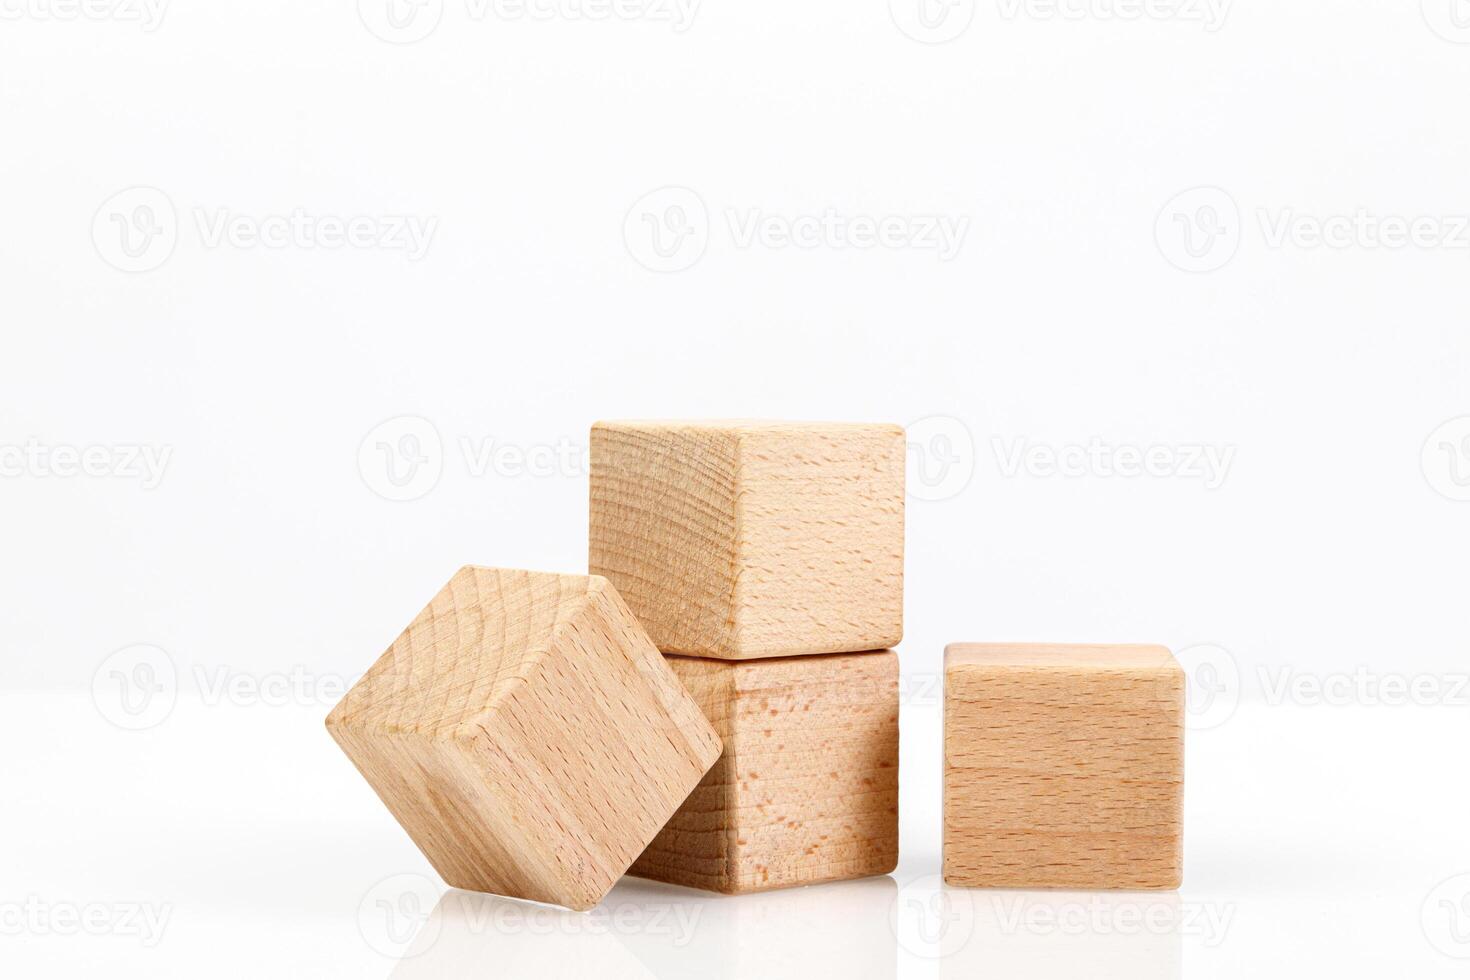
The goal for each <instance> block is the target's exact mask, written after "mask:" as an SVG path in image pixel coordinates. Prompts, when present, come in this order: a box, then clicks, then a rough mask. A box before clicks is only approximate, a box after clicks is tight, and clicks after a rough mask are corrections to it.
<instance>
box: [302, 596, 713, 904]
mask: <svg viewBox="0 0 1470 980" xmlns="http://www.w3.org/2000/svg"><path fill="white" fill-rule="evenodd" d="M327 725H328V728H329V729H330V731H331V733H332V735H333V737H334V738H336V739H337V741H338V743H339V744H340V745H341V746H342V748H343V749H344V750H345V751H346V752H347V754H348V756H349V757H350V758H351V759H352V761H353V762H354V763H355V764H356V765H357V767H358V769H359V770H360V771H361V772H362V774H363V775H364V776H365V777H366V778H367V780H368V782H369V783H370V784H371V785H372V787H373V789H374V790H375V791H376V792H377V793H378V795H379V797H380V798H381V799H382V800H383V802H384V803H385V804H386V805H387V806H388V808H389V810H390V811H391V812H392V813H393V815H394V816H395V817H396V818H397V819H398V821H399V822H400V823H401V824H402V825H403V827H404V829H405V830H407V831H408V833H409V835H410V836H411V837H412V838H413V839H414V842H415V843H416V844H418V846H419V848H420V849H421V850H422V851H423V852H424V854H425V856H427V857H428V859H429V861H430V862H431V863H432V864H433V865H434V867H435V869H436V870H437V871H438V872H439V873H440V874H441V875H442V876H443V878H444V880H445V881H446V882H447V883H448V884H449V885H451V886H453V887H456V888H466V889H470V890H474V891H488V892H494V893H496V894H501V895H510V896H513V897H517V898H528V899H534V900H536V901H542V902H549V903H553V904H557V905H564V906H567V907H569V908H573V909H586V908H590V907H592V906H593V905H596V904H597V902H599V901H600V900H601V899H602V897H603V896H604V895H605V894H606V893H607V891H608V890H609V889H611V888H612V886H613V884H615V883H616V881H617V879H618V878H619V877H620V876H621V875H622V874H623V873H624V871H626V869H627V867H628V865H629V864H631V863H632V861H633V859H634V858H636V857H637V856H638V854H639V853H640V852H641V851H642V850H643V848H644V847H645V846H646V845H647V843H648V842H649V841H651V840H652V839H653V837H654V835H655V834H657V832H658V830H659V828H660V827H662V826H663V825H664V823H665V822H666V821H667V820H668V818H669V817H670V816H671V815H672V814H673V813H674V811H675V809H676V808H677V807H678V806H679V804H680V803H682V802H683V801H684V799H685V797H686V796H687V795H688V793H689V791H690V790H691V789H693V788H694V786H695V785H696V784H697V783H698V781H699V779H700V778H701V776H703V774H704V773H705V772H706V771H707V770H708V769H709V767H710V766H711V765H713V764H714V762H715V760H716V758H717V757H718V756H719V752H720V745H719V740H718V737H717V736H716V735H715V733H714V730H713V728H712V726H710V724H709V723H708V721H707V720H706V719H705V718H704V717H703V714H702V712H701V711H700V709H699V707H698V706H697V705H696V704H695V703H694V701H693V700H692V699H691V698H689V696H688V694H687V693H686V692H685V691H684V690H683V688H682V686H681V685H680V684H679V682H678V680H677V679H676V678H675V677H674V675H673V673H672V672H671V671H670V670H669V669H668V667H667V665H666V664H665V663H664V661H663V658H662V657H661V656H660V655H659V654H658V652H657V651H656V650H655V649H654V647H653V644H652V642H651V641H650V640H649V639H648V637H647V635H646V634H644V633H643V632H642V630H641V629H640V628H639V627H638V626H637V623H636V621H635V620H633V618H632V614H631V613H630V612H629V611H628V609H627V607H626V606H625V605H624V604H623V603H622V601H621V599H620V598H619V597H618V596H617V593H616V592H615V591H614V590H613V589H612V588H611V586H609V585H608V584H607V583H606V581H604V580H601V579H598V578H587V577H583V576H559V575H541V574H537V573H527V572H511V571H503V570H497V569H484V568H466V569H463V570H461V571H460V573H459V574H457V575H456V576H455V577H454V579H453V580H451V582H450V584H449V585H448V586H446V588H445V589H444V590H443V591H442V592H441V593H440V594H439V595H438V596H437V597H436V598H435V600H434V602H433V603H431V604H430V606H429V607H428V608H427V609H425V610H424V612H423V613H421V614H420V616H419V617H418V618H417V619H416V620H415V621H414V623H413V624H412V625H411V626H410V627H409V628H408V629H407V630H405V631H404V633H403V634H402V635H401V636H400V637H399V638H398V640H397V641H396V642H395V643H394V644H393V646H392V648H390V649H389V651H388V652H387V653H385V654H384V655H383V657H382V658H380V659H379V661H378V662H377V663H376V664H375V665H374V666H373V667H372V669H371V670H369V671H368V673H367V674H366V675H365V676H364V677H363V679H362V680H361V681H360V682H359V683H358V684H357V685H355V686H354V687H353V689H352V691H351V692H349V693H348V695H347V697H346V698H344V699H343V701H342V703H341V704H339V705H338V706H337V708H336V709H334V710H333V712H332V715H331V716H330V717H329V718H328V721H327Z"/></svg>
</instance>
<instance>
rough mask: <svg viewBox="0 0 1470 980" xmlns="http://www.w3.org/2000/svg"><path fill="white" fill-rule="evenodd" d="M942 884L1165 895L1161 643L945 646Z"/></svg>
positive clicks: (1179, 827)
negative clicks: (1162, 892) (1158, 892)
mask: <svg viewBox="0 0 1470 980" xmlns="http://www.w3.org/2000/svg"><path fill="white" fill-rule="evenodd" d="M944 745H945V753H944V859H943V864H944V879H945V881H946V882H948V883H950V884H952V885H960V886H970V887H999V888H1138V889H1147V888H1177V887H1178V886H1179V883H1180V880H1181V878H1182V873H1183V785H1184V674H1183V671H1182V670H1181V669H1180V667H1179V665H1178V663H1177V662H1176V661H1175V660H1174V658H1173V656H1172V654H1170V653H1169V651H1168V650H1167V649H1165V648H1163V647H1147V646H1132V647H1128V646H1115V647H1085V646H1043V645H1021V646H999V645H997V646H985V645H971V644H964V645H961V644H957V645H955V646H952V647H950V648H949V649H948V650H946V652H945V701H944Z"/></svg>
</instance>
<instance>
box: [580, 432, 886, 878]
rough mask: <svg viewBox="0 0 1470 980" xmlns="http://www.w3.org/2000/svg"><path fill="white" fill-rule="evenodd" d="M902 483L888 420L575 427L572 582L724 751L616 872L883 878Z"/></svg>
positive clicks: (654, 875)
mask: <svg viewBox="0 0 1470 980" xmlns="http://www.w3.org/2000/svg"><path fill="white" fill-rule="evenodd" d="M903 479H904V434H903V430H902V429H901V428H899V427H898V426H887V425H840V424H809V423H706V424H678V423H603V424H599V425H597V426H595V427H594V428H593V430H592V444H591V522H590V523H591V535H590V549H589V552H590V553H589V565H590V568H591V571H592V573H593V574H594V575H602V576H605V577H606V578H607V580H608V581H609V582H611V583H612V584H613V585H614V586H615V587H616V588H617V590H618V591H619V592H620V593H621V594H622V596H623V598H624V599H625V600H626V601H627V603H628V605H629V607H630V608H631V609H632V610H633V612H634V614H635V615H636V616H637V618H638V620H639V621H640V622H641V623H642V624H643V626H644V627H645V628H646V629H647V630H648V632H649V635H650V636H651V637H652V638H653V641H654V642H655V644H657V646H658V648H659V650H660V651H661V652H662V653H663V654H665V655H667V656H666V662H667V663H668V665H669V666H670V667H671V668H672V669H673V671H674V674H675V675H676V676H677V677H678V678H679V680H680V681H681V682H682V683H683V685H684V687H685V688H686V689H687V690H688V691H689V693H690V694H691V695H692V696H693V698H694V699H695V701H696V702H697V703H698V705H699V707H700V708H701V710H702V711H703V713H704V714H705V715H706V717H708V718H709V719H710V721H711V723H712V724H713V725H714V727H715V729H716V731H717V732H718V734H719V737H720V739H721V741H722V742H723V745H724V752H723V754H722V755H721V756H720V758H719V761H718V762H717V763H716V764H715V766H714V767H713V768H712V769H711V770H710V771H709V773H707V774H706V775H705V777H704V779H703V780H702V781H701V782H700V783H699V785H698V787H697V788H696V789H695V790H694V792H693V793H692V794H691V795H690V796H689V798H688V799H687V800H686V801H685V802H684V804H683V806H681V807H680V808H679V810H678V812H677V813H676V814H675V815H674V817H673V819H671V820H670V821H669V823H668V824H667V825H666V826H665V827H664V828H663V830H662V831H661V832H660V833H659V834H658V836H657V837H656V838H655V839H654V841H653V842H652V843H651V844H650V845H649V847H648V848H647V849H646V850H645V851H644V852H643V853H642V855H641V856H640V857H639V858H638V860H637V861H636V862H634V864H633V866H632V868H631V873H632V874H635V875H639V876H641V877H646V878H653V879H657V880H660V881H666V882H671V883H674V884H680V885H688V886H692V887H697V888H706V889H711V890H714V891H719V892H726V893H740V892H748V891H757V890H761V889H766V888H777V887H781V886H786V885H799V884H809V883H813V882H819V881H833V880H838V879H844V878H856V877H861V876H865V875H877V874H887V873H888V872H890V871H892V870H893V868H894V867H895V865H896V864H897V861H898V658H897V655H896V654H895V653H893V652H892V651H891V650H889V649H888V648H889V647H892V646H894V645H896V644H897V643H898V641H899V640H900V638H901V636H902V633H903V523H904V486H903Z"/></svg>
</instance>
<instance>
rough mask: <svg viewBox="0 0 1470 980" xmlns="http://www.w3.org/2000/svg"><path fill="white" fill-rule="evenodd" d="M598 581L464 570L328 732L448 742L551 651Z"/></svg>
mask: <svg viewBox="0 0 1470 980" xmlns="http://www.w3.org/2000/svg"><path fill="white" fill-rule="evenodd" d="M606 588H607V583H606V580H602V579H594V578H590V577H588V576H585V575H554V574H547V573H541V572H524V571H515V570H510V569H499V568H477V567H474V566H466V567H464V568H461V569H460V570H459V571H458V572H456V573H455V575H454V577H453V578H452V579H450V580H449V583H448V584H447V585H445V586H444V588H443V589H441V590H440V591H439V594H438V595H436V596H434V598H433V600H432V601H431V602H430V603H429V604H428V605H427V606H425V607H424V609H423V611H422V612H420V613H419V614H418V616H417V617H415V618H414V621H413V622H412V623H410V624H409V625H408V628H407V629H405V630H404V631H403V632H402V633H401V634H399V636H398V638H397V639H396V640H394V641H393V645H392V646H390V647H389V648H388V650H387V652H386V653H384V654H383V655H382V657H380V658H379V659H378V661H377V662H376V663H374V664H373V666H372V667H371V668H369V670H368V672H367V673H366V674H364V675H363V676H362V678H361V679H360V680H359V681H358V682H357V684H355V685H354V686H353V687H352V690H350V691H349V692H348V693H347V696H346V697H345V698H343V699H342V702H341V703H340V704H338V705H337V707H336V708H335V709H333V711H332V715H331V721H330V723H331V724H349V723H350V724H351V725H353V726H354V727H357V728H361V729H369V730H374V731H379V732H382V733H384V734H417V735H425V736H430V737H438V736H453V735H454V734H456V733H459V732H464V731H471V730H473V728H474V725H475V723H476V719H477V718H478V717H479V716H481V715H483V714H485V713H487V712H491V711H493V709H494V706H495V704H496V702H497V701H498V700H499V699H500V698H501V696H503V694H504V693H505V692H506V691H507V690H508V689H509V688H510V686H511V685H513V684H515V683H517V682H518V681H524V680H525V678H526V677H527V676H528V675H529V673H530V672H531V670H532V669H533V668H534V667H535V666H536V664H537V663H538V662H540V660H541V659H542V658H544V657H545V656H546V655H547V654H548V652H549V651H550V650H551V649H552V647H553V645H554V644H555V642H556V638H557V636H558V633H559V632H561V631H564V630H565V629H566V627H567V625H568V624H569V623H570V622H572V620H573V619H574V618H575V617H576V616H577V615H578V614H579V613H581V612H582V611H583V610H584V609H585V608H586V607H587V604H588V601H589V598H590V596H591V595H592V593H593V592H594V591H598V590H603V589H606Z"/></svg>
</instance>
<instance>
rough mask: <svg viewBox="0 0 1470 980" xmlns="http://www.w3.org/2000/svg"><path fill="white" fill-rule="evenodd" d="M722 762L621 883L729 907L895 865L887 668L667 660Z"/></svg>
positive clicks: (862, 661)
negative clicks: (717, 744)
mask: <svg viewBox="0 0 1470 980" xmlns="http://www.w3.org/2000/svg"><path fill="white" fill-rule="evenodd" d="M669 663H670V665H671V666H672V667H673V668H674V672H675V674H677V675H678V677H679V679H680V680H681V681H683V682H684V684H685V686H686V687H687V688H688V689H689V691H690V693H691V694H692V695H693V696H694V699H695V701H696V702H698V703H699V705H700V707H701V708H702V709H703V710H704V711H705V713H706V714H707V715H708V716H709V718H710V720H711V721H712V722H713V723H714V726H715V728H716V730H717V731H718V732H719V733H720V737H721V739H722V741H723V742H724V744H725V752H724V754H723V755H722V756H721V757H720V760H719V761H718V762H717V763H716V764H715V766H714V768H713V769H711V770H710V771H709V773H708V774H707V775H706V776H705V778H704V779H703V780H701V782H700V784H699V786H698V788H696V789H695V791H694V793H692V794H691V795H690V797H689V799H688V800H687V801H685V803H684V805H683V806H682V807H680V808H679V811H678V812H677V813H676V814H675V815H674V818H673V819H672V820H670V821H669V823H668V824H667V825H666V826H665V827H664V829H663V831H662V832H661V833H660V834H659V835H658V836H657V837H656V838H655V839H654V841H653V843H652V844H651V845H649V847H648V849H647V850H645V851H644V853H643V855H642V856H641V857H640V858H639V859H638V860H637V861H636V862H635V863H634V865H633V867H632V869H631V873H632V874H635V875H639V876H641V877H645V878H653V879H656V880H659V881H666V882H670V883H673V884H678V885H687V886H690V887H694V888H704V889H709V890H712V891H718V892H724V893H727V894H740V893H745V892H754V891H762V890H765V889H770V888H780V887H785V886H788V885H806V884H812V883H815V882H822V881H836V880H840V879H845V878H859V877H864V876H868V875H881V874H887V873H889V872H890V871H892V870H893V869H894V867H895V866H896V865H897V863H898V657H897V655H896V654H894V653H891V652H883V653H862V654H837V655H827V656H812V657H793V658H786V659H778V660H760V661H754V662H750V663H731V662H719V661H710V660H693V659H687V658H682V657H671V658H669Z"/></svg>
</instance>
